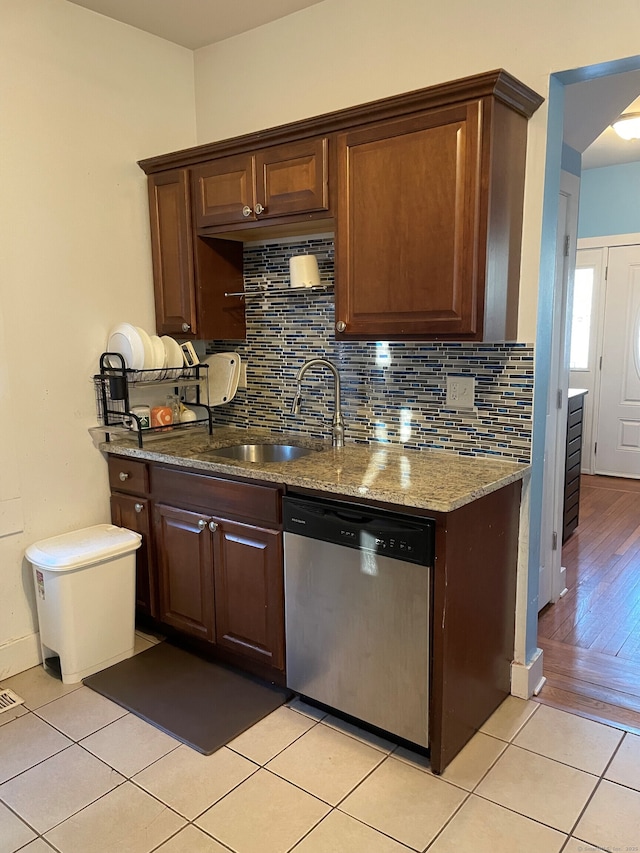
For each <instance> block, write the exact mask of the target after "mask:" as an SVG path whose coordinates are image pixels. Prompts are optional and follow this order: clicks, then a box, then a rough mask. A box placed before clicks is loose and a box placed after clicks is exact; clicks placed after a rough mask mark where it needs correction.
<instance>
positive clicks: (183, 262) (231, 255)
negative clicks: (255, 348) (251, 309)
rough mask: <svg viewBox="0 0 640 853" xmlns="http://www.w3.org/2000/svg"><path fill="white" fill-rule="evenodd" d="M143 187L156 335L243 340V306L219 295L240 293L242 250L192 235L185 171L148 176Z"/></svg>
mask: <svg viewBox="0 0 640 853" xmlns="http://www.w3.org/2000/svg"><path fill="white" fill-rule="evenodd" d="M148 188H149V213H150V220H151V255H152V259H153V283H154V295H155V305H156V329H157V332H158V334H159V335H177V336H179V337H181V338H204V339H216V338H220V339H239V338H244V337H245V322H244V306H243V305H242V304H239V302H238V300H237V299H236V300H229V299H226V298H225V296H224V294H225V292H229V291H238V290H242V288H243V280H242V245H241V244H240V243H237V242H232V241H230V240H216V241H215V242H214V243H212V242H211V241H207V240H206V239H203V238H199V237H197V236H196V234H195V231H194V229H193V225H192V213H191V192H190V182H189V170H188V169H172V170H170V171H168V172H158V173H157V174H153V175H150V176H149V181H148Z"/></svg>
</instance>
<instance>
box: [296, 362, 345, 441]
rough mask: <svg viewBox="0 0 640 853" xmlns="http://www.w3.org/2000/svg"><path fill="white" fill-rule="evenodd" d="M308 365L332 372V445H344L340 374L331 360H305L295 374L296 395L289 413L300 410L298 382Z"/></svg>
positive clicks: (300, 396)
mask: <svg viewBox="0 0 640 853" xmlns="http://www.w3.org/2000/svg"><path fill="white" fill-rule="evenodd" d="M310 367H326V368H327V369H328V370H330V371H331V372H332V373H333V388H334V411H333V420H332V421H331V437H332V444H333V446H334V447H344V418H343V417H342V408H341V404H340V374H339V373H338V368H337V367H336V366H335V364H333V362H331V361H329V360H328V359H326V358H310V359H309V361H305V363H304V364H303V365H302V367H301V368H300V370H299V371H298V375H297V376H296V381H297V383H298V387H297V390H296V395H295V397H294V398H293V403H292V404H291V414H292V415H297V414H298V413H299V412H300V404H301V403H302V390H301V388H300V383H301V382H302V377H303V376H304V375H305V373H306V372H307V370H309V368H310Z"/></svg>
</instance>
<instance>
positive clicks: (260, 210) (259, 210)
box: [256, 202, 267, 216]
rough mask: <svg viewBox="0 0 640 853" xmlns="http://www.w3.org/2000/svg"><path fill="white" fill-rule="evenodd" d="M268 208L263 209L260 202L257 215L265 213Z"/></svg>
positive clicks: (257, 205) (257, 206)
mask: <svg viewBox="0 0 640 853" xmlns="http://www.w3.org/2000/svg"><path fill="white" fill-rule="evenodd" d="M266 209H267V208H266V207H263V206H262V205H261V204H260V202H258V203H257V204H256V213H257V214H258V216H260V214H261V213H264V212H265V210H266Z"/></svg>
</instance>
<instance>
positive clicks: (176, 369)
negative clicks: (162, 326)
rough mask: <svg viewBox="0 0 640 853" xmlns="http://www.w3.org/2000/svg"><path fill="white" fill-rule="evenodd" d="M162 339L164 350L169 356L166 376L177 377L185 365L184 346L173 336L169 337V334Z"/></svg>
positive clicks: (168, 377) (169, 377)
mask: <svg viewBox="0 0 640 853" xmlns="http://www.w3.org/2000/svg"><path fill="white" fill-rule="evenodd" d="M160 340H161V341H162V343H163V345H164V351H165V353H166V356H167V363H166V367H167V372H166V378H167V379H175V378H176V377H178V376H179V375H180V373H181V372H182V367H183V365H184V358H183V356H182V348H181V347H180V344H179V343H178V342H177V341H175V340H174V339H173V338H171V337H169V335H163V336H162V337H161V338H160Z"/></svg>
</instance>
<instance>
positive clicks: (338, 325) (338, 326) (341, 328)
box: [336, 320, 347, 332]
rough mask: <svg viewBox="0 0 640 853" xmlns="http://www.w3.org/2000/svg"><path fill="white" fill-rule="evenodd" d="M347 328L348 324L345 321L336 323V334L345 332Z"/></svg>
mask: <svg viewBox="0 0 640 853" xmlns="http://www.w3.org/2000/svg"><path fill="white" fill-rule="evenodd" d="M346 328H347V324H346V323H345V322H344V320H338V322H337V323H336V332H344V330H345V329H346Z"/></svg>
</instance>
